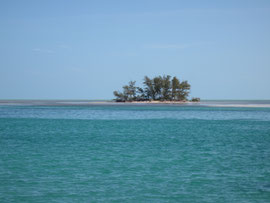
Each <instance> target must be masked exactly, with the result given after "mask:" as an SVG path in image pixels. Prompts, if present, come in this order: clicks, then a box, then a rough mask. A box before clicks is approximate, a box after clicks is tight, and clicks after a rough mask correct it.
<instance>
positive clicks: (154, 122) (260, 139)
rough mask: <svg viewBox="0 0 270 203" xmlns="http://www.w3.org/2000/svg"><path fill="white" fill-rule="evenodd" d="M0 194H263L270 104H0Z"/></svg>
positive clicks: (27, 197)
mask: <svg viewBox="0 0 270 203" xmlns="http://www.w3.org/2000/svg"><path fill="white" fill-rule="evenodd" d="M26 103H27V102H26ZM0 202H27V203H28V202H29V203H31V202H65V203H66V202H215V203H216V202H230V203H231V202H245V203H246V202H270V108H263V107H261V108H253V107H248V108H247V107H218V106H216V107H209V106H204V105H195V106H189V105H132V104H130V105H103V104H99V105H95V104H93V105H53V104H51V105H44V103H40V105H33V104H32V103H30V104H28V105H25V104H18V103H16V102H13V103H12V104H11V105H0Z"/></svg>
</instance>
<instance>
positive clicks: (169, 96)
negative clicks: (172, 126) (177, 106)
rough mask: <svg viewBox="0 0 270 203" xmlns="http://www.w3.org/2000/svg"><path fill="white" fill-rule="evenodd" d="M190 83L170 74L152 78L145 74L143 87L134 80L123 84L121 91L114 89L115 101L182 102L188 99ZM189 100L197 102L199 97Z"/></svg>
mask: <svg viewBox="0 0 270 203" xmlns="http://www.w3.org/2000/svg"><path fill="white" fill-rule="evenodd" d="M189 92H190V84H189V83H188V82H187V81H186V80H185V81H182V82H180V80H179V79H178V78H177V77H173V78H172V79H171V76H170V75H163V76H156V77H154V78H153V79H151V78H149V77H148V76H145V77H144V79H143V87H137V86H136V81H130V82H129V83H128V85H124V86H123V91H122V92H119V91H114V92H113V94H114V96H115V97H116V98H115V101H116V102H153V103H155V102H156V103H158V102H164V103H180V102H181V103H182V102H187V101H188V95H189ZM190 101H192V102H199V101H200V98H192V99H191V100H190Z"/></svg>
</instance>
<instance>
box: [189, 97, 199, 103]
mask: <svg viewBox="0 0 270 203" xmlns="http://www.w3.org/2000/svg"><path fill="white" fill-rule="evenodd" d="M191 101H192V102H200V101H201V99H200V98H198V97H195V98H192V99H191Z"/></svg>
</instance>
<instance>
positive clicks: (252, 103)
mask: <svg viewBox="0 0 270 203" xmlns="http://www.w3.org/2000/svg"><path fill="white" fill-rule="evenodd" d="M94 105H97V106H102V105H119V106H130V105H143V106H144V105H145V106H149V105H154V106H156V105H173V106H200V107H248V108H251V107H252V108H257V107H260V108H270V100H203V101H200V102H190V101H132V102H115V101H112V100H0V106H94Z"/></svg>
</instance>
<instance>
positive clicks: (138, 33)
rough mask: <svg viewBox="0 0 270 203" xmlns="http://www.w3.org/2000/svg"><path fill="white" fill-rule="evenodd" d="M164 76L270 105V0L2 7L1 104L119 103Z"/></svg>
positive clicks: (205, 92) (60, 1) (52, 0)
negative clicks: (129, 91) (131, 85)
mask: <svg viewBox="0 0 270 203" xmlns="http://www.w3.org/2000/svg"><path fill="white" fill-rule="evenodd" d="M163 74H168V75H171V76H177V77H179V78H180V79H182V80H183V79H184V80H188V81H189V83H190V84H191V88H192V89H191V96H195V97H201V98H202V99H270V1H269V0H252V1H251V0H226V1H225V0H212V1H210V0H197V1H196V0H186V1H181V0H163V1H158V0H142V1H139V0H136V1H135V0H123V1H118V0H114V1H112V0H107V1H104V0H96V1H91V0H85V1H80V0H74V1H69V0H46V1H44V0H32V1H29V0H23V1H20V0H17V1H15V0H0V99H112V98H113V94H112V92H113V91H114V90H121V87H122V85H124V84H126V83H127V82H128V81H129V80H136V81H137V83H138V85H140V84H141V83H142V78H143V77H144V76H145V75H148V76H151V77H153V76H156V75H163Z"/></svg>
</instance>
